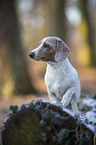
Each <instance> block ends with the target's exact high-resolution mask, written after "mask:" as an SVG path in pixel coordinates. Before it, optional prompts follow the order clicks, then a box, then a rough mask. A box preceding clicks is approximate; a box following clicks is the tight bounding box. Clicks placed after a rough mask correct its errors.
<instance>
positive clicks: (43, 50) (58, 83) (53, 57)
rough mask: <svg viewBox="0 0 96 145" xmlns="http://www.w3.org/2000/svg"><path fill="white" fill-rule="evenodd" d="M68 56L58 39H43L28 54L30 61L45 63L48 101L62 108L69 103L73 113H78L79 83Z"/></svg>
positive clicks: (68, 52)
mask: <svg viewBox="0 0 96 145" xmlns="http://www.w3.org/2000/svg"><path fill="white" fill-rule="evenodd" d="M69 55H70V50H69V48H68V46H67V45H66V44H65V43H64V41H62V40H61V39H60V38H58V37H45V38H44V39H42V40H41V41H40V42H39V43H38V48H36V49H34V50H32V51H31V53H30V54H29V56H30V57H31V58H32V59H34V60H36V61H44V62H46V63H47V69H46V74H45V84H46V86H47V92H48V95H49V98H50V100H51V101H53V102H56V103H61V104H62V106H64V107H66V106H68V105H69V103H70V101H71V105H72V110H73V112H74V113H78V108H77V101H78V99H79V97H80V81H79V77H78V73H77V71H76V70H75V68H74V67H73V66H72V65H71V64H70V62H69V60H68V56H69Z"/></svg>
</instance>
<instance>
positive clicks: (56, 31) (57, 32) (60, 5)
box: [49, 0, 66, 39]
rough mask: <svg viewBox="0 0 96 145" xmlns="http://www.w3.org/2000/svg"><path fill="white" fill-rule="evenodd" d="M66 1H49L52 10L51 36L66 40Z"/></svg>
mask: <svg viewBox="0 0 96 145" xmlns="http://www.w3.org/2000/svg"><path fill="white" fill-rule="evenodd" d="M64 3H65V0H51V1H49V10H50V16H49V21H50V26H49V27H50V34H51V35H54V36H58V37H60V38H61V39H64V36H65V30H66V21H65V15H64Z"/></svg>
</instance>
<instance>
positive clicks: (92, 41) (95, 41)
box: [81, 0, 96, 66]
mask: <svg viewBox="0 0 96 145" xmlns="http://www.w3.org/2000/svg"><path fill="white" fill-rule="evenodd" d="M81 10H82V13H83V17H84V18H85V20H86V22H87V26H88V43H89V45H90V48H91V50H90V52H91V65H93V66H96V27H95V25H96V10H95V6H94V5H93V4H91V3H90V1H87V0H85V1H84V0H82V1H81Z"/></svg>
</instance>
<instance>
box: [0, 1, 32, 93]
mask: <svg viewBox="0 0 96 145" xmlns="http://www.w3.org/2000/svg"><path fill="white" fill-rule="evenodd" d="M14 92H15V93H30V92H34V88H32V86H31V83H30V80H29V77H28V72H27V67H26V62H25V56H24V50H23V47H22V43H21V38H20V31H19V25H18V19H17V14H16V9H15V0H0V95H12V94H13V93H14Z"/></svg>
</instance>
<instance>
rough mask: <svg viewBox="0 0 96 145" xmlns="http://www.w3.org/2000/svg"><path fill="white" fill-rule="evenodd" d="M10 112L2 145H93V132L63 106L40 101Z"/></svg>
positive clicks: (14, 108) (12, 107)
mask: <svg viewBox="0 0 96 145" xmlns="http://www.w3.org/2000/svg"><path fill="white" fill-rule="evenodd" d="M10 109H11V110H12V113H11V115H10V117H9V118H8V120H7V121H6V122H5V123H4V124H5V125H4V129H3V131H2V143H3V145H19V144H22V145H59V144H60V145H72V144H74V145H78V144H80V145H83V144H84V145H92V144H93V138H94V132H93V131H92V130H91V129H90V128H89V127H88V126H87V125H85V123H84V120H83V122H82V120H80V116H78V115H75V114H73V113H72V112H70V111H69V110H68V109H64V108H63V107H62V106H60V105H57V104H53V103H50V102H48V101H44V100H42V99H39V100H37V101H32V102H30V103H29V104H27V105H25V104H23V105H22V106H21V108H20V109H18V108H17V107H16V106H15V107H14V106H11V107H10ZM17 109H18V110H17Z"/></svg>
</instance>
